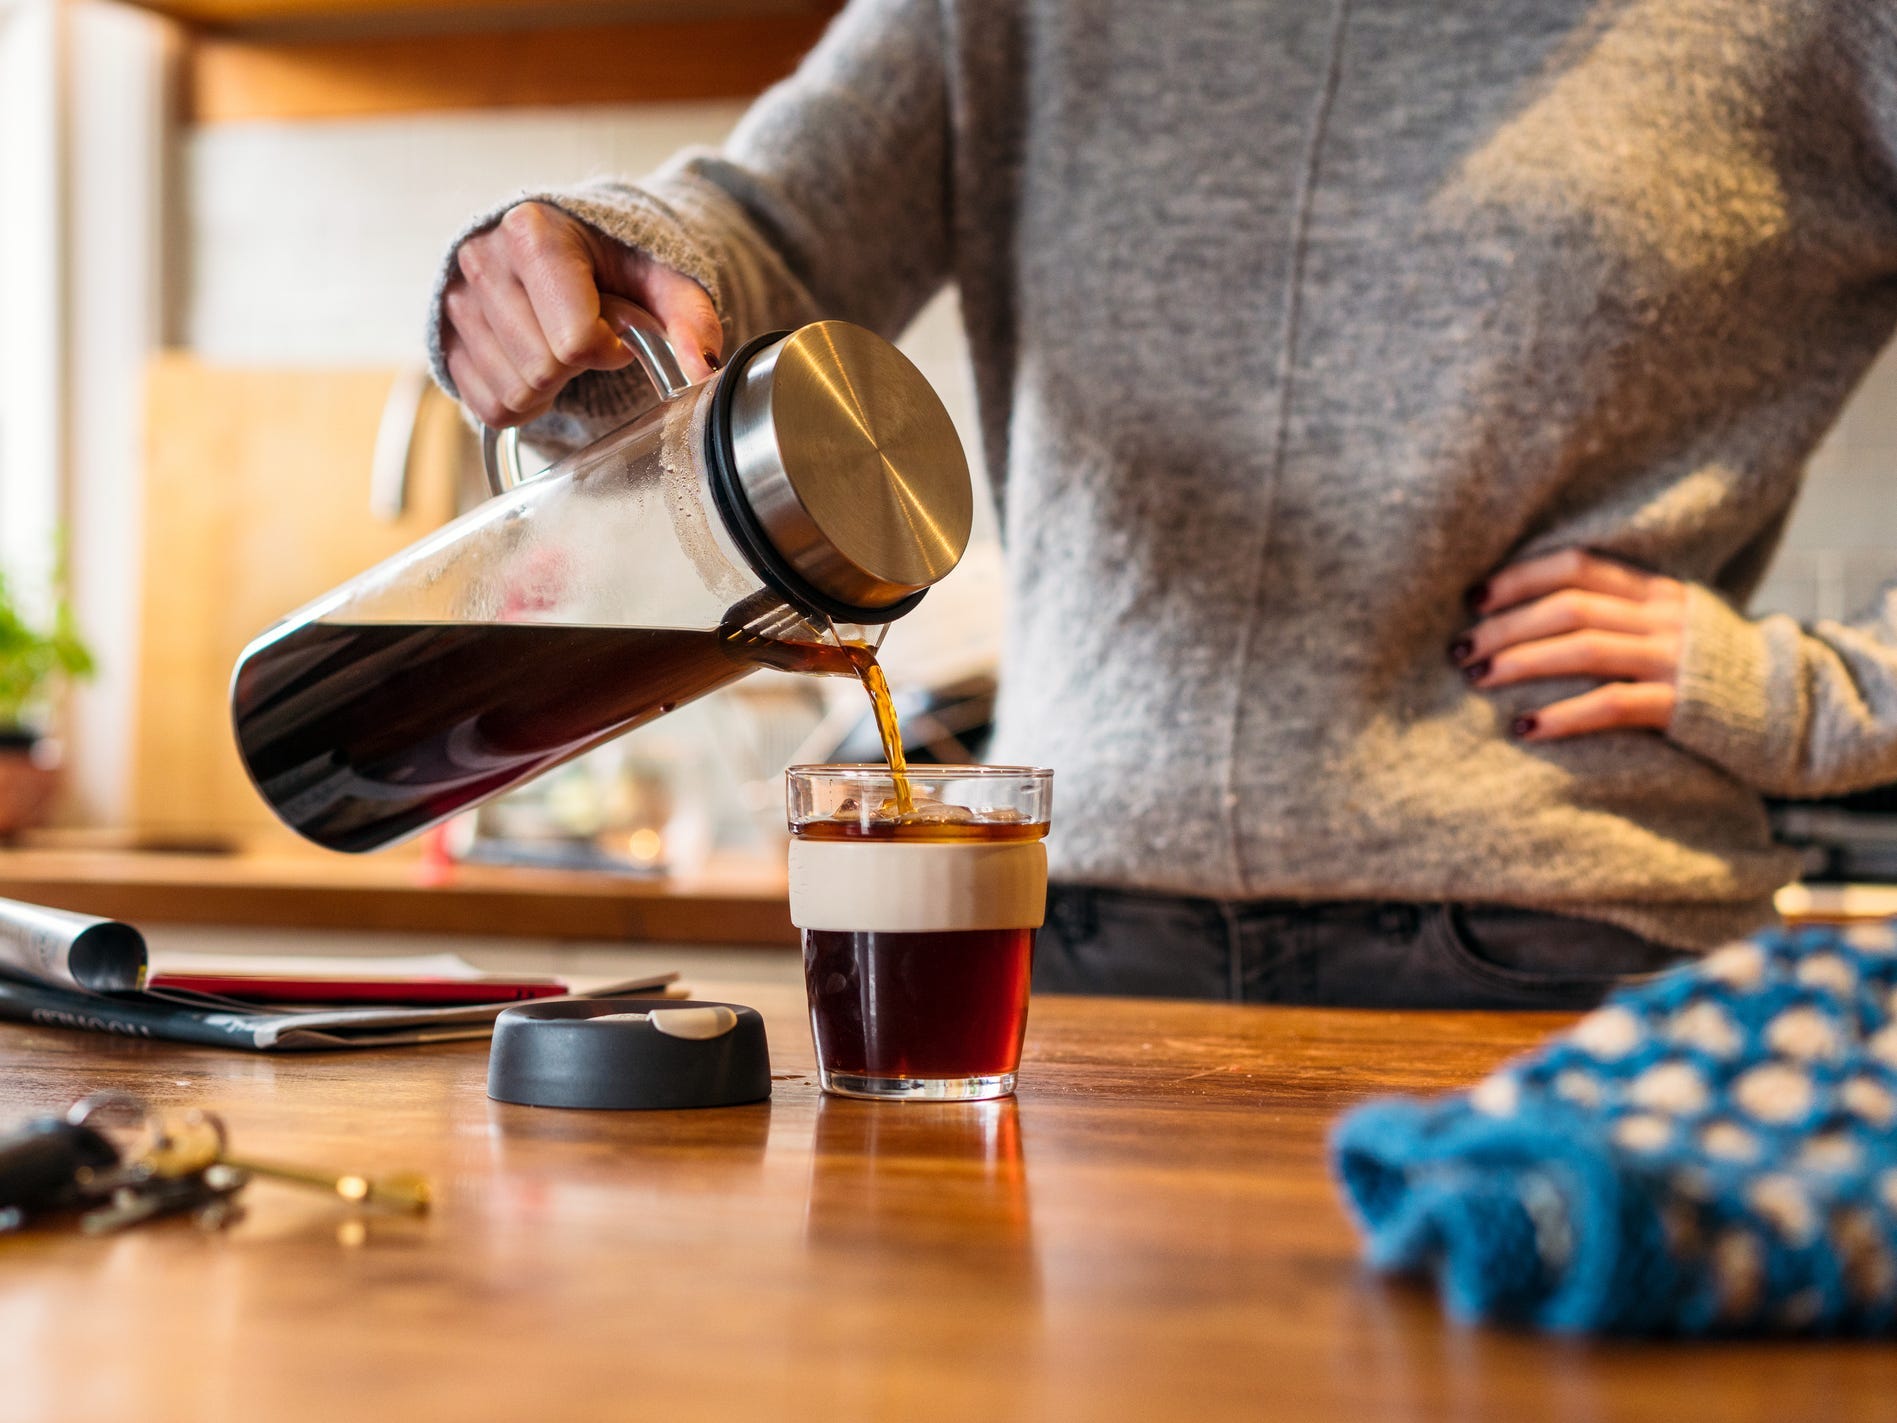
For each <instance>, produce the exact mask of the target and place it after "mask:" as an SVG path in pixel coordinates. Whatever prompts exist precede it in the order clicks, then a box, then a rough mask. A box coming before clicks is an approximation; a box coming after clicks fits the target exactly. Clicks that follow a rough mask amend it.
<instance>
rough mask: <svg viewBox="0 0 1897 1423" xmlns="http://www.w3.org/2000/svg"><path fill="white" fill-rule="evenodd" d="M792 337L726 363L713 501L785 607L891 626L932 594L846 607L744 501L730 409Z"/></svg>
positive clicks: (711, 420)
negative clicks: (787, 553)
mask: <svg viewBox="0 0 1897 1423" xmlns="http://www.w3.org/2000/svg"><path fill="white" fill-rule="evenodd" d="M790 334H791V333H790V332H788V331H767V332H765V333H764V334H763V335H762V336H754V337H752V338H751V339H750V340H749V341H746V342H745V343H744V344H743V345H742V346H740V347H738V349H737V352H736V353H735V354H734V355H733V356H732V357H731V359H730V360H729V361H727V362H725V369H724V375H723V376H722V377H721V378H720V379H719V381H718V388H717V389H716V390H714V391H713V392H712V393H711V411H710V413H709V416H708V418H707V419H706V421H705V468H706V471H707V473H708V474H709V475H710V479H709V481H708V482H709V483H710V485H711V497H712V501H713V502H714V503H716V504H717V506H718V512H719V513H720V514H722V515H723V516H724V521H725V527H726V528H727V529H729V530H730V531H731V536H732V538H733V539H735V540H736V541H737V545H738V549H739V551H740V552H742V553H743V554H744V557H745V561H746V562H747V563H749V564H750V565H751V569H752V571H753V572H755V573H756V574H757V576H758V577H760V578H762V579H763V580H764V581H765V583H766V584H768V585H769V586H770V587H771V588H772V589H773V590H775V591H776V592H777V593H778V594H779V595H780V596H781V597H783V598H784V600H785V601H786V602H789V603H793V604H795V605H796V606H797V607H799V608H802V609H803V610H804V611H805V612H812V613H822V614H823V615H824V616H826V617H828V618H832V619H834V620H835V621H837V622H840V623H871V624H874V623H893V622H894V621H895V620H896V619H897V618H899V617H901V616H902V615H903V614H905V613H907V612H909V611H910V610H912V609H913V608H914V607H915V605H916V604H917V603H920V602H921V601H922V595H923V594H924V593H927V592H928V591H929V590H928V589H926V588H924V589H922V590H920V591H919V592H915V593H911V594H910V595H909V596H908V597H907V598H903V599H901V600H900V601H898V602H894V603H891V604H889V605H888V606H887V607H882V608H862V607H858V606H857V605H856V604H854V603H846V602H844V601H843V600H842V599H841V598H833V597H831V596H830V595H829V594H828V593H825V592H824V591H823V590H822V589H820V588H818V587H816V586H815V585H814V584H812V583H811V582H810V580H809V579H807V578H805V577H804V576H803V575H802V574H801V573H799V572H798V571H797V570H796V569H795V568H793V567H792V566H791V564H790V560H789V559H787V558H785V557H784V556H783V554H781V553H779V552H778V551H777V548H776V546H775V545H774V544H772V542H771V541H770V539H769V538H768V537H766V535H765V533H764V526H763V525H762V524H760V523H759V522H758V517H757V514H756V513H755V511H753V510H752V508H751V501H750V500H749V499H748V498H747V497H746V496H745V493H744V486H743V485H741V484H740V483H739V482H738V461H737V456H736V454H735V452H734V450H733V441H732V435H731V407H732V405H733V403H734V402H735V401H736V399H737V394H738V378H739V376H741V375H742V374H743V372H744V368H745V367H746V366H747V365H749V364H750V362H751V360H752V358H753V357H754V356H756V355H757V354H758V352H760V351H762V350H763V349H764V348H765V347H766V346H769V345H770V344H771V343H773V342H775V341H781V340H783V339H784V338H785V337H786V336H788V335H790Z"/></svg>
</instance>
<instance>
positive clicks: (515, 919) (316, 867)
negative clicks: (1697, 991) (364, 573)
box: [0, 846, 1897, 946]
mask: <svg viewBox="0 0 1897 1423" xmlns="http://www.w3.org/2000/svg"><path fill="white" fill-rule="evenodd" d="M786 893H787V891H786V885H785V872H784V863H783V859H782V857H781V853H779V854H774V855H766V854H763V853H759V854H755V855H749V856H746V855H731V854H728V855H720V856H715V857H713V859H712V860H711V861H710V863H708V864H707V865H706V866H705V867H704V868H703V869H701V870H697V871H694V872H692V873H690V874H684V875H671V876H666V877H663V878H651V879H642V878H631V877H621V876H615V875H608V874H594V873H581V872H577V871H561V870H534V869H516V868H508V867H501V866H494V865H451V866H447V867H431V866H429V865H428V864H426V863H425V862H423V861H422V860H420V859H418V858H416V857H415V856H414V855H413V854H400V853H397V854H383V855H334V854H328V853H326V852H324V851H320V850H314V849H310V850H301V851H287V852H286V851H282V850H274V849H273V850H260V849H253V850H240V851H237V852H234V853H224V854H204V853H183V852H172V851H155V850H139V849H101V848H79V847H72V846H65V847H59V848H53V847H35V848H26V849H21V848H11V849H9V848H0V898H8V899H24V900H29V901H31V902H33V903H35V904H48V905H52V906H54V907H55V908H59V909H72V910H77V911H79V912H81V913H85V914H100V915H104V916H105V917H107V918H112V919H123V920H125V921H127V922H128V923H132V924H137V925H151V924H225V925H237V926H245V927H251V928H278V929H354V930H358V931H373V930H397V931H408V932H420V933H447V934H484V935H517V936H524V937H530V938H541V939H606V940H614V941H619V942H646V943H658V942H668V943H679V944H783V945H787V946H788V945H794V944H795V943H796V942H797V933H796V930H795V929H793V928H792V927H791V922H790V908H789V904H788V903H787V899H786ZM1778 904H1779V912H1780V913H1781V914H1783V915H1785V916H1786V918H1787V919H1790V920H1804V921H1813V920H1822V921H1826V922H1855V921H1861V920H1867V919H1881V918H1886V917H1890V916H1892V915H1897V887H1892V886H1888V885H1873V886H1865V885H1814V886H1804V885H1790V886H1788V887H1787V888H1785V889H1783V890H1781V891H1780V892H1779V899H1778Z"/></svg>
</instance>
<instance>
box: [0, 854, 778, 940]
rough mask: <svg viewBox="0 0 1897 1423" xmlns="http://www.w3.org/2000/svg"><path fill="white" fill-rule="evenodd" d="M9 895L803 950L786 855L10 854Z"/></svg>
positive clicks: (169, 919) (126, 908)
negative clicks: (663, 864) (637, 861)
mask: <svg viewBox="0 0 1897 1423" xmlns="http://www.w3.org/2000/svg"><path fill="white" fill-rule="evenodd" d="M0 897H4V898H8V899H23V900H27V901H29V902H31V903H34V904H45V905H50V906H52V907H54V908H57V909H70V910H74V911H77V912H79V913H82V914H98V915H102V916H104V917H106V918H110V919H122V920H124V921H126V922H127V923H129V924H134V925H138V924H227V925H244V926H252V927H268V928H309V929H358V930H364V931H376V930H395V931H403V932H426V933H455V934H497V935H515V936H525V937H533V938H543V939H607V940H617V941H625V942H645V943H682V944H734V945H756V944H794V943H796V942H797V934H796V931H795V930H794V929H793V928H792V927H791V923H790V907H789V903H788V900H787V891H786V887H785V876H784V869H783V864H782V861H781V858H773V859H766V858H764V857H762V856H759V857H755V858H747V857H724V858H715V859H714V860H713V861H712V862H711V863H710V864H708V865H707V866H706V867H705V868H704V869H702V870H699V871H697V872H695V873H693V874H690V875H679V876H673V877H669V878H664V879H634V878H623V877H620V876H615V875H607V874H589V873H584V872H581V871H569V870H530V869H513V868H503V867H499V866H492V865H454V866H449V867H447V868H440V867H435V866H430V865H428V864H425V863H424V862H422V861H420V860H417V859H412V858H394V857H384V856H367V857H357V856H349V855H323V854H318V853H315V852H304V853H290V854H275V853H262V852H246V853H237V854H224V855H219V854H171V853H161V852H154V851H148V850H143V851H141V850H66V849H61V850H0Z"/></svg>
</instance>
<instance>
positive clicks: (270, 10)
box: [122, 0, 838, 32]
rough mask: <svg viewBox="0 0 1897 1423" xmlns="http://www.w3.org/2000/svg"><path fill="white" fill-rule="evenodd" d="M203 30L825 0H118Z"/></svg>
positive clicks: (742, 8)
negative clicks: (688, 0)
mask: <svg viewBox="0 0 1897 1423" xmlns="http://www.w3.org/2000/svg"><path fill="white" fill-rule="evenodd" d="M122 3H124V4H127V5H130V6H132V7H133V8H134V9H138V10H150V11H152V12H153V13H155V14H159V15H166V16H169V17H170V18H171V19H174V20H179V21H182V22H183V23H185V24H188V25H192V26H194V27H198V28H202V29H217V30H259V29H267V30H276V31H281V30H286V29H291V28H295V29H299V30H309V31H313V30H319V29H325V28H327V29H331V30H334V29H338V28H362V27H366V26H369V25H373V26H375V27H376V28H380V29H383V30H384V31H385V32H392V31H394V30H396V29H403V30H410V31H416V30H431V29H432V30H441V29H469V28H478V27H482V26H492V25H496V24H504V25H508V26H510V27H515V28H526V27H528V26H539V25H549V24H574V23H576V22H578V23H584V22H593V23H597V22H600V21H605V20H613V21H652V20H679V19H686V18H693V19H716V18H731V17H754V16H760V15H773V16H783V15H830V14H834V13H835V12H836V10H837V9H838V5H837V4H835V3H831V2H830V0H695V3H682V0H554V3H551V4H535V3H533V2H532V0H122Z"/></svg>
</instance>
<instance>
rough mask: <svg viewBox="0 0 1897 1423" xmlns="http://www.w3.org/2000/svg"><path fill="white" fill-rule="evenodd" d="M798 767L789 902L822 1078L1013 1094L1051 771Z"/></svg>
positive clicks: (961, 1094) (1042, 877)
mask: <svg viewBox="0 0 1897 1423" xmlns="http://www.w3.org/2000/svg"><path fill="white" fill-rule="evenodd" d="M909 781H910V785H911V791H912V794H913V796H914V800H915V805H916V810H915V811H914V812H912V813H910V814H907V815H902V816H897V815H896V814H895V813H894V811H893V805H894V793H895V783H894V780H893V778H892V777H891V775H890V772H889V769H888V767H886V766H793V767H792V768H791V769H790V771H789V772H788V774H787V782H788V801H789V814H790V831H791V844H790V911H791V920H792V922H793V923H795V924H796V925H797V927H798V929H799V930H800V931H801V933H802V938H803V950H804V984H805V987H806V989H807V990H808V993H809V999H810V1027H811V1035H812V1037H813V1038H814V1040H815V1043H816V1050H817V1073H818V1080H819V1081H820V1082H821V1084H822V1086H823V1090H824V1091H826V1092H834V1093H837V1094H839V1095H841V1096H846V1097H870V1098H878V1099H892V1098H893V1099H903V1098H908V1099H923V1100H931V1101H941V1100H957V1099H960V1100H973V1099H979V1098H987V1097H1005V1096H1007V1095H1008V1094H1009V1093H1011V1092H1013V1091H1014V1087H1015V1078H1016V1075H1017V1073H1018V1071H1019V1068H1020V1063H1021V1041H1022V1037H1023V1035H1024V1034H1025V1032H1026V1030H1027V1013H1028V981H1029V977H1030V975H1031V972H1032V969H1033V962H1034V935H1035V931H1036V930H1037V929H1039V928H1040V926H1041V922H1042V920H1043V918H1044V917H1045V914H1046V909H1047V848H1046V846H1045V844H1044V843H1043V842H1044V840H1045V839H1046V836H1047V831H1048V824H1049V819H1048V817H1049V812H1050V810H1051V807H1052V795H1053V772H1051V771H1046V770H1039V769H1035V768H1031V767H1025V766H922V767H917V768H914V769H912V770H911V771H910V773H909Z"/></svg>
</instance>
